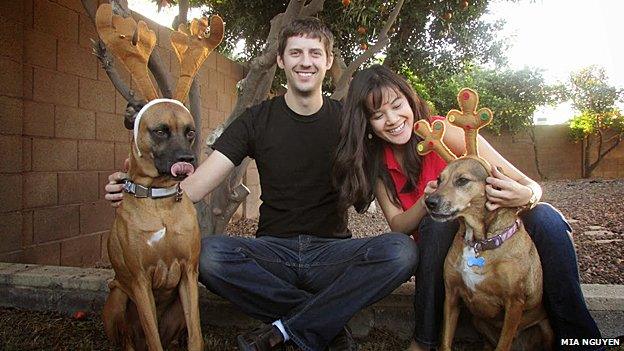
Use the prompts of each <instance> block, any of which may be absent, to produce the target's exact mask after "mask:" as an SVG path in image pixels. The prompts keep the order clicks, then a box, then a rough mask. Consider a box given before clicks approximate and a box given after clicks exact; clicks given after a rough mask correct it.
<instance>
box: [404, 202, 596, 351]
mask: <svg viewBox="0 0 624 351" xmlns="http://www.w3.org/2000/svg"><path fill="white" fill-rule="evenodd" d="M520 217H521V218H522V221H523V222H524V226H525V228H526V230H527V232H528V233H529V235H530V236H531V238H532V239H533V242H534V243H535V247H536V248H537V252H538V254H539V256H540V260H541V262H542V271H543V273H544V305H545V308H546V312H547V314H548V318H549V320H550V325H551V326H552V328H553V331H554V333H555V345H554V347H555V349H562V346H561V342H560V340H561V339H568V338H578V339H581V338H600V331H599V330H598V327H597V326H596V322H594V319H593V317H592V316H591V315H590V314H589V311H588V309H587V305H586V304H585V299H584V298H583V293H582V291H581V285H580V282H579V273H578V265H577V261H576V252H575V251H574V245H573V244H572V241H571V240H570V237H569V236H568V231H570V232H571V231H572V229H571V228H570V225H569V224H568V222H566V220H565V219H564V218H563V215H561V213H560V212H559V211H557V210H556V209H555V208H554V207H552V206H551V205H550V204H547V203H540V204H538V205H537V206H536V207H535V208H533V209H532V210H530V211H525V212H523V213H521V215H520ZM457 229H458V223H457V221H453V222H445V223H439V222H435V221H433V220H432V219H431V218H430V217H428V216H427V217H425V218H423V220H422V222H421V223H420V226H419V229H418V232H419V233H420V239H419V240H420V241H419V243H418V247H419V254H420V257H419V260H420V263H419V265H418V268H417V270H416V291H415V296H414V313H415V316H416V320H415V323H416V326H415V331H414V339H415V340H416V341H418V342H420V343H422V344H424V345H427V346H430V347H435V346H437V345H438V342H439V340H438V339H439V336H440V332H441V330H440V329H441V325H442V318H443V310H444V279H443V270H444V258H445V257H446V253H447V252H448V249H449V248H450V247H451V244H452V242H453V238H454V236H455V233H456V232H457ZM579 349H580V348H579ZM590 349H591V348H590Z"/></svg>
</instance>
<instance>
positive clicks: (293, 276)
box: [199, 233, 418, 351]
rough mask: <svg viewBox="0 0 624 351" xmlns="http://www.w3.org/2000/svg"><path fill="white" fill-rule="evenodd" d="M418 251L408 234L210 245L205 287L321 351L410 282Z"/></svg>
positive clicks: (203, 269)
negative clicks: (351, 323)
mask: <svg viewBox="0 0 624 351" xmlns="http://www.w3.org/2000/svg"><path fill="white" fill-rule="evenodd" d="M417 263H418V251H417V248H416V244H415V243H414V241H413V240H412V239H411V238H410V237H408V236H407V235H404V234H400V233H387V234H383V235H379V236H376V237H370V238H362V239H328V238H318V237H314V236H309V235H299V236H294V237H291V238H277V237H271V236H262V237H259V238H242V237H231V236H223V235H215V236H209V237H206V238H204V239H203V242H202V252H201V259H200V266H199V269H200V281H201V282H202V283H203V284H204V285H205V286H206V287H208V289H210V290H211V291H213V292H215V293H217V294H219V295H221V296H223V297H224V298H226V299H228V300H230V301H231V302H232V303H234V304H235V305H237V306H239V307H240V308H241V309H242V310H243V311H244V312H245V313H247V314H248V315H250V316H252V317H254V318H256V319H259V320H261V321H263V322H265V323H271V322H274V321H277V320H279V321H281V323H282V325H283V327H284V329H285V331H286V333H287V334H288V337H289V338H290V339H291V340H292V341H293V342H294V343H295V344H296V345H297V346H299V347H300V348H301V349H302V350H303V351H322V350H324V349H325V348H326V347H327V345H328V344H329V343H330V341H331V340H332V339H333V338H334V336H336V335H337V334H338V333H339V332H340V331H341V330H342V329H343V327H344V326H345V325H346V324H347V322H348V321H349V320H350V319H351V317H353V315H355V314H356V313H357V312H358V311H360V310H361V309H362V308H364V307H366V306H368V305H371V304H373V303H374V302H376V301H378V300H380V299H381V298H383V297H385V296H386V295H388V294H390V293H391V292H392V291H393V290H394V289H395V288H397V287H398V286H399V285H401V284H402V283H403V282H405V281H407V280H408V279H409V278H410V277H411V276H412V275H413V273H414V270H415V267H416V265H417Z"/></svg>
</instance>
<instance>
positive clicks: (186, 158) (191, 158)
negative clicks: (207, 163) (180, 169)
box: [178, 154, 195, 163]
mask: <svg viewBox="0 0 624 351" xmlns="http://www.w3.org/2000/svg"><path fill="white" fill-rule="evenodd" d="M178 162H188V163H193V162H195V155H193V154H181V155H178Z"/></svg>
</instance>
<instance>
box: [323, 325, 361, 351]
mask: <svg viewBox="0 0 624 351" xmlns="http://www.w3.org/2000/svg"><path fill="white" fill-rule="evenodd" d="M357 349H358V347H357V344H356V343H355V340H353V334H351V329H350V328H349V327H348V326H346V325H345V326H344V328H342V330H341V331H340V333H338V335H336V336H335V337H334V339H333V340H332V341H331V343H330V344H329V346H328V347H327V351H356V350H357Z"/></svg>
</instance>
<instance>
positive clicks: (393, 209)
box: [334, 65, 600, 350]
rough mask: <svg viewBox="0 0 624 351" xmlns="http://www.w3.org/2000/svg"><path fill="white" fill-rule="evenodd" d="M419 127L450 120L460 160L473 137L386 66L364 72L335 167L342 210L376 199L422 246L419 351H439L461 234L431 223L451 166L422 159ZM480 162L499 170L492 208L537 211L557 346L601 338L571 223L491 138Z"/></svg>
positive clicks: (453, 225)
mask: <svg viewBox="0 0 624 351" xmlns="http://www.w3.org/2000/svg"><path fill="white" fill-rule="evenodd" d="M419 119H428V120H429V121H433V120H435V119H440V120H442V121H444V123H445V125H446V133H445V134H444V143H445V144H446V145H447V146H448V147H449V148H450V150H451V151H452V152H454V153H455V154H456V155H461V154H463V153H464V152H465V145H464V134H463V131H462V130H461V129H460V128H458V127H455V126H452V125H450V124H449V123H448V122H446V120H445V119H444V118H443V117H439V116H430V115H429V111H428V108H427V105H426V104H425V102H424V101H423V100H422V99H421V98H420V97H419V96H418V95H417V94H416V93H414V91H413V90H412V88H411V87H410V85H409V84H408V83H407V82H406V81H405V79H403V78H402V77H400V76H399V75H397V74H396V73H394V72H392V71H391V70H390V69H388V68H386V67H384V66H380V65H375V66H372V67H369V68H367V69H364V70H362V71H361V72H359V73H358V74H357V75H356V76H355V77H354V79H353V80H352V82H351V85H350V87H349V92H348V95H347V98H346V103H345V106H344V109H343V114H342V120H341V124H340V134H341V141H340V143H339V147H338V150H337V153H336V159H335V164H334V183H335V186H336V187H337V189H338V190H339V193H340V197H341V200H340V207H341V210H343V209H347V208H349V207H350V206H354V207H355V209H356V211H357V212H360V213H361V212H363V211H365V210H366V209H367V208H368V206H369V205H370V203H371V202H372V201H373V199H375V198H376V199H377V202H378V203H379V206H380V207H381V209H382V211H383V213H384V216H385V218H386V220H387V221H388V224H389V226H390V229H391V230H392V231H396V232H402V233H406V234H410V235H414V238H415V240H417V243H418V247H419V249H418V251H419V264H418V268H417V270H416V273H415V276H416V289H415V297H414V313H415V331H414V340H413V341H412V343H411V345H410V350H425V349H428V348H430V347H436V346H437V345H438V338H439V335H440V328H441V323H442V309H443V303H444V281H443V276H442V274H443V265H444V258H445V257H446V253H447V251H448V249H449V247H450V246H451V243H452V240H453V237H454V235H455V233H456V232H457V222H456V221H455V222H445V223H440V222H434V221H433V220H432V219H431V218H430V217H429V216H428V215H427V211H426V207H425V205H424V198H425V195H426V194H429V193H431V192H433V191H434V190H435V188H436V186H437V182H436V179H437V177H438V175H439V174H440V172H442V170H443V169H444V167H445V166H446V164H445V163H444V161H443V160H442V159H441V158H440V157H439V156H437V155H435V154H434V153H430V154H427V155H425V156H419V155H418V154H417V153H416V147H415V146H416V145H417V144H418V142H420V141H421V139H420V138H419V137H418V136H416V135H415V134H414V133H413V125H414V122H415V121H417V120H419ZM479 154H480V155H481V157H483V158H484V159H485V160H487V161H488V162H489V163H490V164H491V165H492V166H493V168H492V176H491V177H488V179H487V182H488V185H487V187H486V191H487V197H488V202H487V207H488V209H489V210H494V209H496V208H498V207H520V206H527V208H528V210H527V211H524V212H523V213H522V214H521V218H522V220H523V222H524V226H525V228H526V229H527V231H528V232H529V235H530V236H531V238H532V239H533V241H534V243H535V246H536V247H537V250H538V253H539V255H540V259H541V263H542V269H543V272H544V302H545V306H546V310H547V312H548V315H549V318H550V323H551V325H552V327H553V331H554V332H555V336H556V338H557V339H564V338H599V337H600V331H599V330H598V328H597V326H596V323H595V322H594V320H593V318H592V316H591V315H590V314H589V311H588V310H587V306H586V305H585V300H584V298H583V295H582V292H581V288H580V282H579V276H578V267H577V261H576V253H575V251H574V246H573V244H572V241H571V240H570V236H569V234H568V233H569V232H571V228H570V226H569V224H568V223H567V222H566V221H565V219H564V218H563V216H562V215H561V213H560V212H559V211H557V210H556V209H555V208H554V207H552V206H551V205H549V204H546V203H539V204H538V201H539V199H540V197H541V195H542V189H541V187H540V186H539V184H537V183H536V182H535V181H534V180H532V179H531V178H529V177H527V176H526V175H524V174H523V173H522V172H521V171H520V170H518V169H517V168H516V167H514V166H513V165H512V164H511V163H510V162H508V161H507V160H506V159H505V158H503V157H502V156H501V155H500V154H499V153H498V152H497V151H496V150H495V149H494V148H493V147H492V146H491V145H490V144H489V143H488V142H487V141H486V140H485V139H483V138H482V137H479ZM496 167H499V168H500V169H502V172H499V170H498V169H497V168H496ZM556 344H557V345H555V347H557V346H558V345H560V343H559V342H556ZM558 347H560V346H558Z"/></svg>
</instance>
